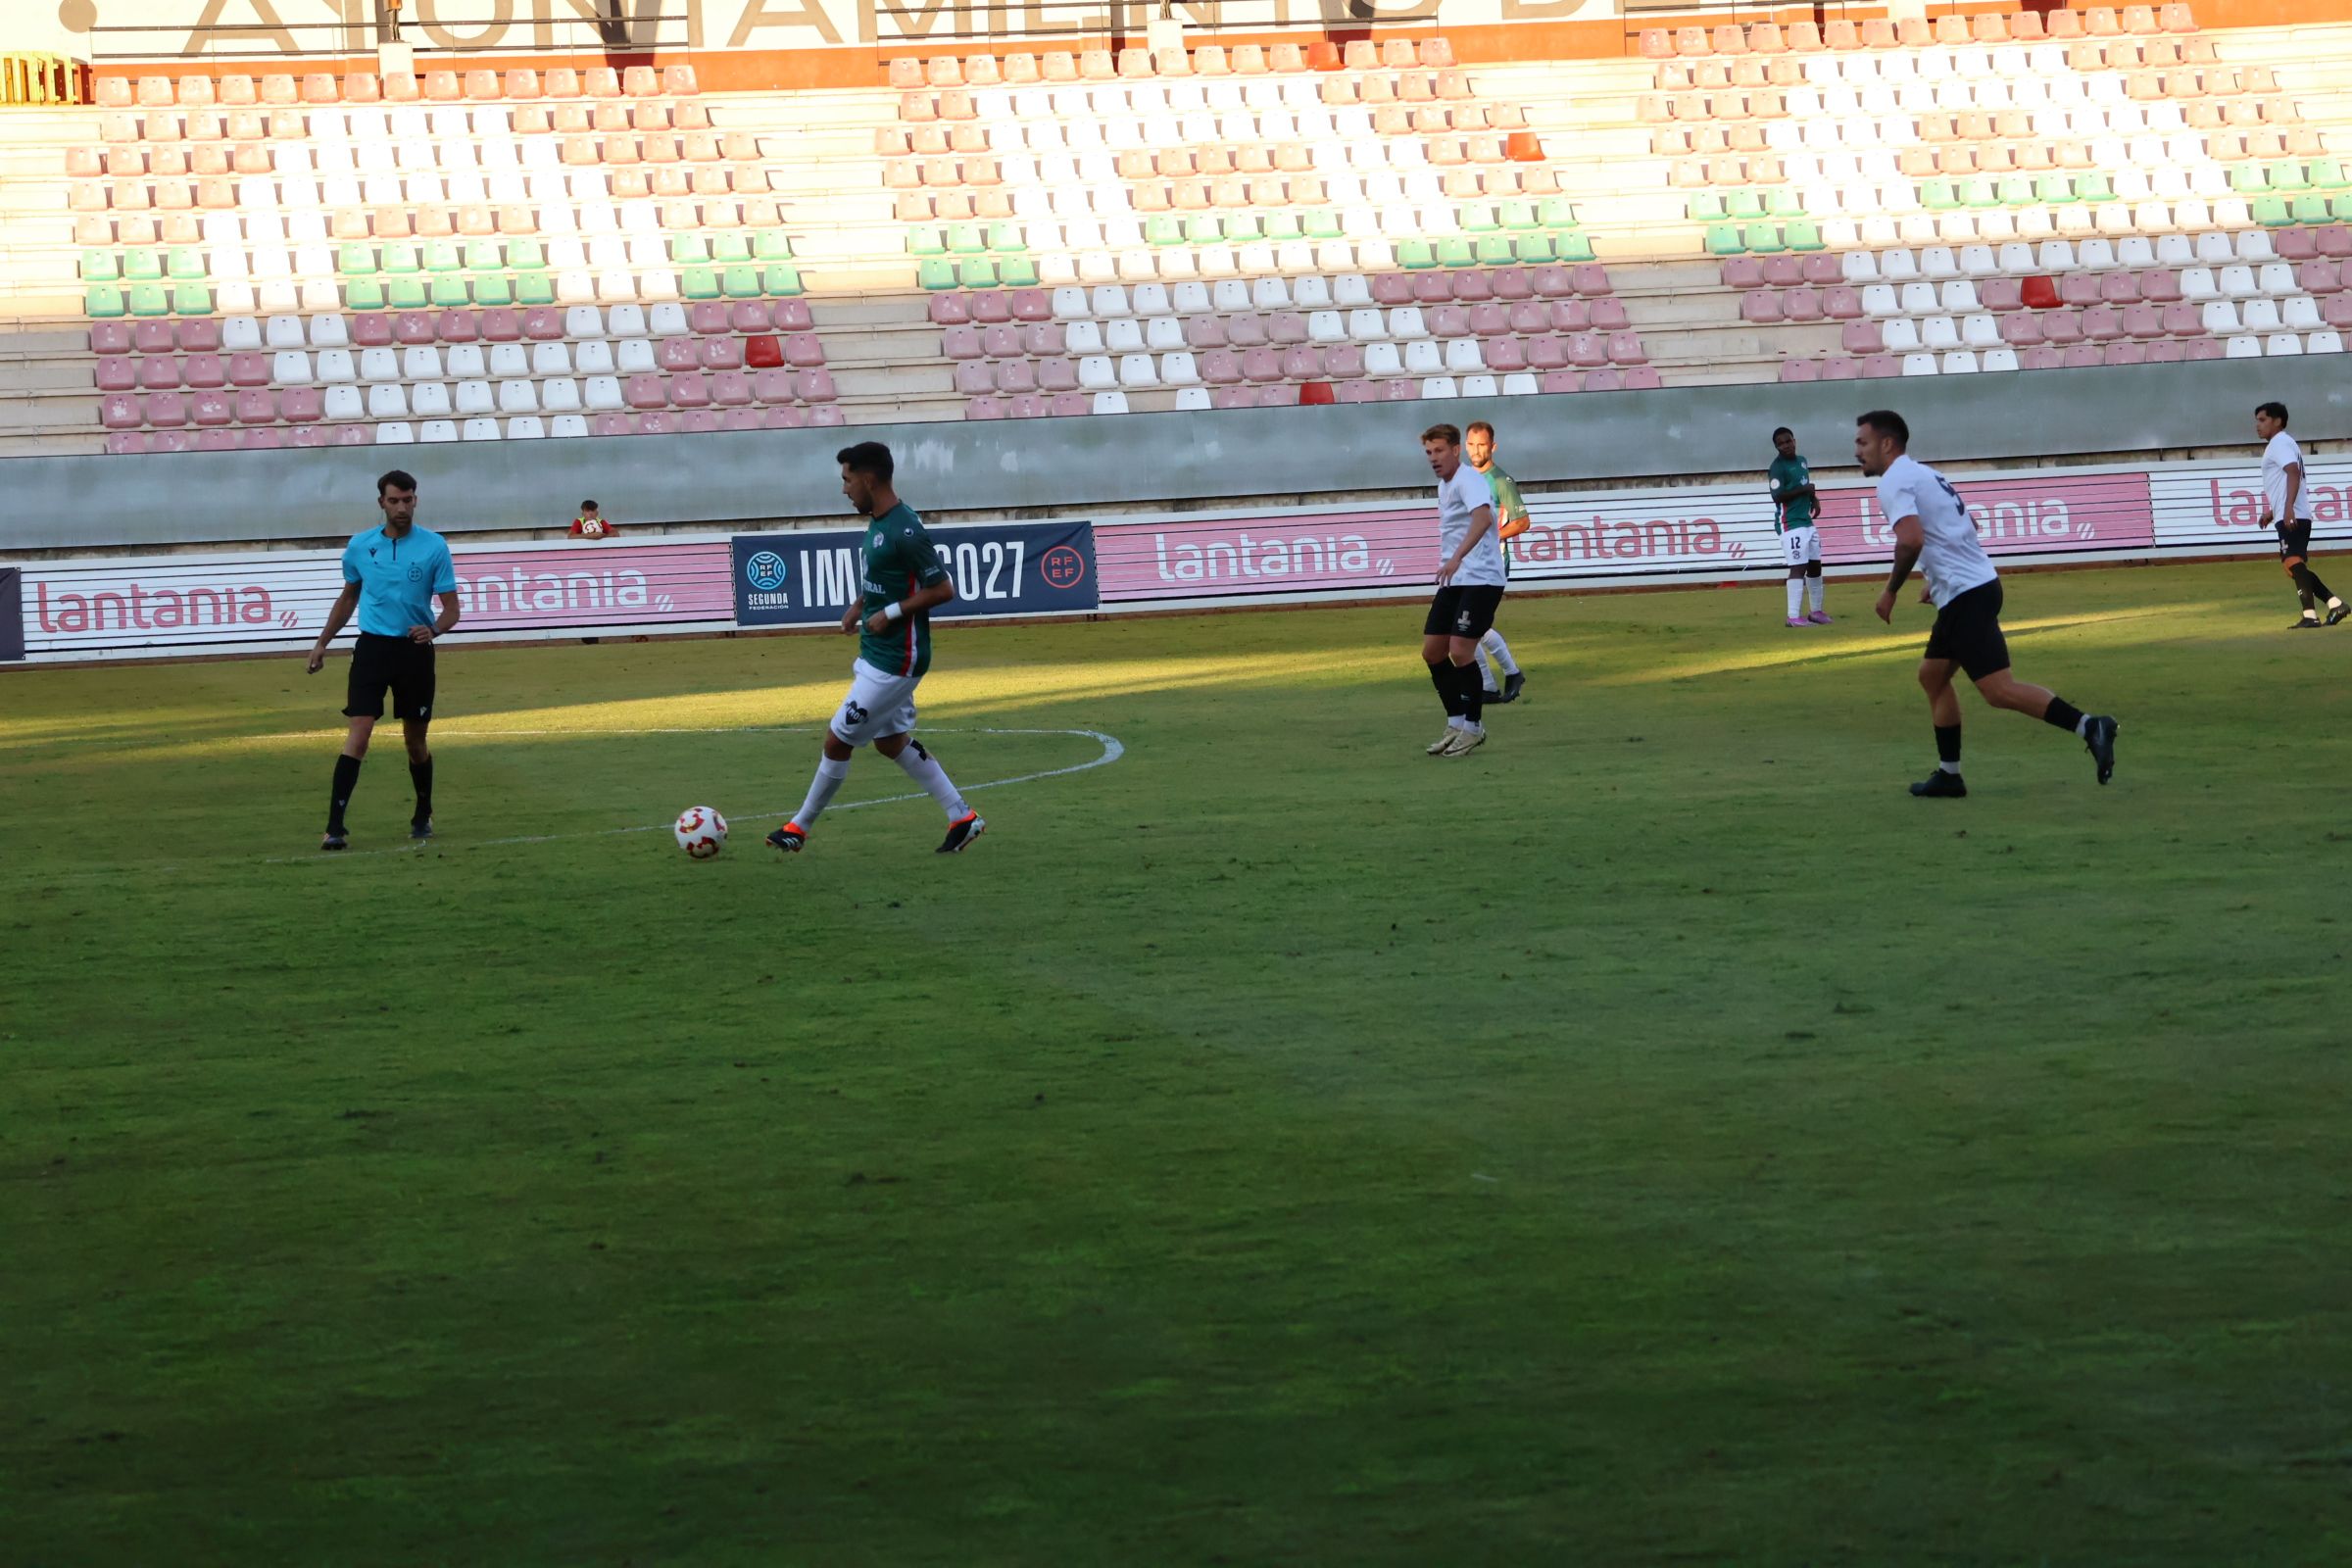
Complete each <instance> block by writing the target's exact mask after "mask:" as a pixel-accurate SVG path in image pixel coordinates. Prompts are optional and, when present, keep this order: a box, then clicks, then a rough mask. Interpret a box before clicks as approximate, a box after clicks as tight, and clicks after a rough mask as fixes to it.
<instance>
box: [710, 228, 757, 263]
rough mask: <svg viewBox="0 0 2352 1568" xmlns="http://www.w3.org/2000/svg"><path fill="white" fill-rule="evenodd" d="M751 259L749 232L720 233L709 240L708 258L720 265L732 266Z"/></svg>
mask: <svg viewBox="0 0 2352 1568" xmlns="http://www.w3.org/2000/svg"><path fill="white" fill-rule="evenodd" d="M751 259H752V239H751V236H750V235H749V234H720V235H718V236H717V237H715V238H713V239H712V240H711V260H712V261H713V262H716V263H718V264H719V265H720V266H722V267H732V266H737V265H740V264H741V263H744V262H748V261H750V260H751Z"/></svg>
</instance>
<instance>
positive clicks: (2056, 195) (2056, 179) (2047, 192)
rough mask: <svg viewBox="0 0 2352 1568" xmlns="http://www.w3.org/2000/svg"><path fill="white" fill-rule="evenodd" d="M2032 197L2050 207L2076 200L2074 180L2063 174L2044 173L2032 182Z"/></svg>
mask: <svg viewBox="0 0 2352 1568" xmlns="http://www.w3.org/2000/svg"><path fill="white" fill-rule="evenodd" d="M2034 199H2035V200H2037V201H2040V202H2042V203H2044V204H2045V205H2048V206H2051V207H2063V206H2065V205H2066V204H2068V203H2070V202H2072V201H2074V200H2076V199H2077V198H2076V196H2075V182H2074V181H2073V180H2071V179H2069V178H2067V176H2066V175H2064V174H2044V175H2042V176H2041V177H2040V178H2039V179H2037V180H2035V181H2034Z"/></svg>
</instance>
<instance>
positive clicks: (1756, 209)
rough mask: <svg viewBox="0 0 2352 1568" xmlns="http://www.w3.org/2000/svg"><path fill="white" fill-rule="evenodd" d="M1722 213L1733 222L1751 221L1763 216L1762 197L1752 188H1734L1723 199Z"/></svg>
mask: <svg viewBox="0 0 2352 1568" xmlns="http://www.w3.org/2000/svg"><path fill="white" fill-rule="evenodd" d="M1723 215H1724V216H1725V217H1726V218H1729V219H1730V220H1731V221H1733V222H1735V223H1752V222H1754V221H1756V220H1757V219H1759V218H1762V217H1763V216H1764V198H1763V197H1761V196H1759V195H1757V194H1756V193H1755V192H1754V191H1752V190H1736V191H1734V192H1732V193H1731V195H1730V196H1728V197H1726V198H1725V199H1724V204H1723Z"/></svg>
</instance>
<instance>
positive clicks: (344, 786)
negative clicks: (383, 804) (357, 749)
mask: <svg viewBox="0 0 2352 1568" xmlns="http://www.w3.org/2000/svg"><path fill="white" fill-rule="evenodd" d="M359 784H360V760H359V759H358V758H356V757H338V758H336V759H335V793H334V794H333V795H332V796H330V797H329V798H328V800H327V803H326V830H327V831H328V832H329V833H340V832H342V831H343V808H345V807H346V806H349V805H350V804H351V792H352V791H353V790H355V789H357V788H359Z"/></svg>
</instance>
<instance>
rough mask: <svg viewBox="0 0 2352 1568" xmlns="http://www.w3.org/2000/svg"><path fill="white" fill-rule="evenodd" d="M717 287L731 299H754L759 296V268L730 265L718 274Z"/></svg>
mask: <svg viewBox="0 0 2352 1568" xmlns="http://www.w3.org/2000/svg"><path fill="white" fill-rule="evenodd" d="M718 287H719V292H721V293H723V294H724V295H726V297H727V298H729V299H731V300H756V299H758V298H759V297H760V269H758V268H757V267H730V268H728V269H727V270H725V271H723V272H721V273H720V274H719V277H718Z"/></svg>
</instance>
